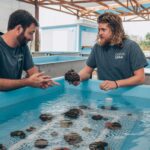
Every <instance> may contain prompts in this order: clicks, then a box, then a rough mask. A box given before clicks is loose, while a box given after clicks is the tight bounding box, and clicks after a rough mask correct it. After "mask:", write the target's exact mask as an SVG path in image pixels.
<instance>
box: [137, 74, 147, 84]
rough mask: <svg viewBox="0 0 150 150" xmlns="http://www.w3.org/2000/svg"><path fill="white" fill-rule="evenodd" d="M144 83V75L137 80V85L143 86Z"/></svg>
mask: <svg viewBox="0 0 150 150" xmlns="http://www.w3.org/2000/svg"><path fill="white" fill-rule="evenodd" d="M144 82H145V75H143V76H141V77H140V78H139V80H138V83H139V84H144Z"/></svg>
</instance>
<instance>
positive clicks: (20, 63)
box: [0, 37, 34, 79]
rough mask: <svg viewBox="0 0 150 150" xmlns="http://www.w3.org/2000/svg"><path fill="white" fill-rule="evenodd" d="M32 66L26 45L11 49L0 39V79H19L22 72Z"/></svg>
mask: <svg viewBox="0 0 150 150" xmlns="http://www.w3.org/2000/svg"><path fill="white" fill-rule="evenodd" d="M33 66H34V64H33V60H32V56H31V54H30V51H29V48H28V46H27V45H25V46H22V47H16V48H11V47H9V46H8V45H7V44H6V43H5V41H4V40H3V39H2V37H0V78H6V79H20V78H21V75H22V71H23V70H25V71H27V70H28V69H31V68H32V67H33Z"/></svg>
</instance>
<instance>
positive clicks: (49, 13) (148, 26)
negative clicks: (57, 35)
mask: <svg viewBox="0 0 150 150" xmlns="http://www.w3.org/2000/svg"><path fill="white" fill-rule="evenodd" d="M75 22H76V16H73V15H69V14H65V13H61V12H58V11H53V10H49V9H45V8H40V26H55V25H61V24H72V23H75ZM123 26H124V29H125V32H126V34H127V35H129V36H130V35H135V36H139V37H141V38H144V37H145V35H146V34H147V33H148V32H149V33H150V21H141V22H124V23H123Z"/></svg>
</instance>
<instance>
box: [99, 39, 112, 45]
mask: <svg viewBox="0 0 150 150" xmlns="http://www.w3.org/2000/svg"><path fill="white" fill-rule="evenodd" d="M111 40H112V38H111V37H110V38H109V39H106V40H104V41H101V38H100V45H101V46H108V45H110V44H111Z"/></svg>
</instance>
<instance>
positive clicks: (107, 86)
mask: <svg viewBox="0 0 150 150" xmlns="http://www.w3.org/2000/svg"><path fill="white" fill-rule="evenodd" d="M100 88H101V89H102V90H105V91H107V90H111V89H116V88H117V84H116V81H109V80H105V81H104V82H103V83H102V84H100Z"/></svg>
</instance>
